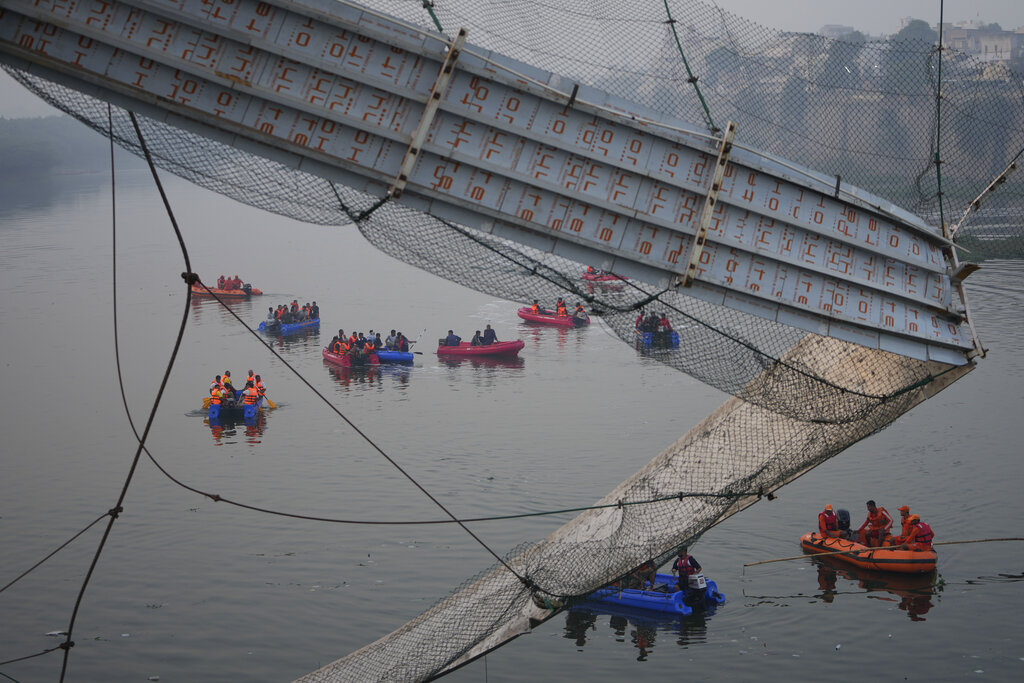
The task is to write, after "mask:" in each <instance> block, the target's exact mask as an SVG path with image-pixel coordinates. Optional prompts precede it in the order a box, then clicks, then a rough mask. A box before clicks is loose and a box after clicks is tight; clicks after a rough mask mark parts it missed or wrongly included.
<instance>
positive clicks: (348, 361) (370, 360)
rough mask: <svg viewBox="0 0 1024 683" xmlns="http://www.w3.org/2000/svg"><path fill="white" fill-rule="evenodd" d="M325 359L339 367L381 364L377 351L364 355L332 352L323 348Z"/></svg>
mask: <svg viewBox="0 0 1024 683" xmlns="http://www.w3.org/2000/svg"><path fill="white" fill-rule="evenodd" d="M323 356H324V360H325V361H327V362H328V363H331V364H332V365H337V366H338V367H339V368H361V367H369V366H371V365H380V358H378V357H377V354H376V353H368V354H366V355H364V356H362V357H358V360H357V357H356V356H353V355H351V354H348V353H331V352H330V351H328V350H327V349H323Z"/></svg>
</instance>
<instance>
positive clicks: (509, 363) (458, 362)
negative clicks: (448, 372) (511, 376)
mask: <svg viewBox="0 0 1024 683" xmlns="http://www.w3.org/2000/svg"><path fill="white" fill-rule="evenodd" d="M437 361H438V362H439V363H440V364H441V365H446V366H448V367H449V368H461V367H466V366H469V367H473V368H521V367H523V366H524V365H526V361H525V360H524V359H522V358H520V357H519V356H512V357H511V358H501V357H487V356H463V357H453V356H438V358H437Z"/></svg>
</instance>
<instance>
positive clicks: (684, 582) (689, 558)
mask: <svg viewBox="0 0 1024 683" xmlns="http://www.w3.org/2000/svg"><path fill="white" fill-rule="evenodd" d="M700 570H701V566H700V562H698V561H697V558H695V557H694V556H693V555H690V554H688V553H687V552H686V546H685V545H684V546H683V547H681V548H680V549H679V552H678V553H676V560H675V562H673V563H672V576H674V577H676V583H677V584H678V586H679V590H681V591H683V592H684V593H685V592H686V591H688V590H689V588H690V576H691V575H693V574H696V573H698V572H700Z"/></svg>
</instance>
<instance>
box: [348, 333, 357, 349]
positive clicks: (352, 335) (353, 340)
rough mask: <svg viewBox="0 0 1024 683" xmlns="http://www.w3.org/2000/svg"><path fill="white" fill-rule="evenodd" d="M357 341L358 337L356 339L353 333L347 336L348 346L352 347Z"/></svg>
mask: <svg viewBox="0 0 1024 683" xmlns="http://www.w3.org/2000/svg"><path fill="white" fill-rule="evenodd" d="M357 341H359V337H357V336H356V335H355V333H354V332H353V333H352V334H350V335H349V336H348V345H349V346H352V345H353V344H355V343H356V342H357Z"/></svg>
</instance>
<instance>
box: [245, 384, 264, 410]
mask: <svg viewBox="0 0 1024 683" xmlns="http://www.w3.org/2000/svg"><path fill="white" fill-rule="evenodd" d="M259 399H260V392H259V391H258V390H257V389H256V387H254V386H253V385H252V382H246V383H245V390H244V391H242V403H244V404H246V405H249V406H251V405H255V404H256V401H258V400H259Z"/></svg>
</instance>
